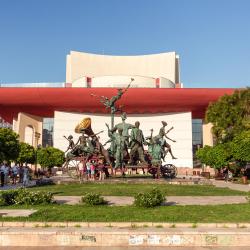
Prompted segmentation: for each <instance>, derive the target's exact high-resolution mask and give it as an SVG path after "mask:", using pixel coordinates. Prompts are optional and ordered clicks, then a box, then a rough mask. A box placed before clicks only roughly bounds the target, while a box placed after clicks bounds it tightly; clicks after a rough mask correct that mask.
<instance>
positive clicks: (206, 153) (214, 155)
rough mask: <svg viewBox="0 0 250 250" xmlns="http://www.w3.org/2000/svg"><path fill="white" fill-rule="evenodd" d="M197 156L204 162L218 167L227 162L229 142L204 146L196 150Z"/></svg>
mask: <svg viewBox="0 0 250 250" xmlns="http://www.w3.org/2000/svg"><path fill="white" fill-rule="evenodd" d="M196 156H197V158H198V159H199V160H200V161H201V162H202V163H204V164H206V165H208V166H211V167H214V168H217V169H220V168H222V167H225V166H227V165H228V164H229V162H230V159H231V151H230V147H229V144H228V143H226V144H217V145H216V146H214V147H210V146H205V147H204V148H200V149H199V150H198V151H197V152H196Z"/></svg>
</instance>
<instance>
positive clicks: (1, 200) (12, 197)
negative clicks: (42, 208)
mask: <svg viewBox="0 0 250 250" xmlns="http://www.w3.org/2000/svg"><path fill="white" fill-rule="evenodd" d="M50 203H53V194H52V193H50V192H45V191H36V192H32V191H28V190H27V189H25V188H19V189H16V190H8V191H1V192H0V205H1V206H10V205H39V204H50Z"/></svg>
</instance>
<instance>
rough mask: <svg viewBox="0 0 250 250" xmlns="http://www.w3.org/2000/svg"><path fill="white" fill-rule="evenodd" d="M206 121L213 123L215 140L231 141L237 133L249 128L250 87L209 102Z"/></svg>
mask: <svg viewBox="0 0 250 250" xmlns="http://www.w3.org/2000/svg"><path fill="white" fill-rule="evenodd" d="M206 121H207V122H211V123H212V124H213V134H214V136H215V139H216V141H217V142H228V141H231V140H232V139H233V138H234V136H236V135H237V134H239V133H241V132H242V131H244V130H248V129H250V88H247V89H244V90H236V91H235V92H234V93H233V94H232V95H224V96H222V97H221V98H220V99H219V100H218V101H217V102H215V103H212V104H210V105H209V107H208V109H207V112H206Z"/></svg>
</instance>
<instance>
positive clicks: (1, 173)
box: [0, 163, 5, 187]
mask: <svg viewBox="0 0 250 250" xmlns="http://www.w3.org/2000/svg"><path fill="white" fill-rule="evenodd" d="M4 172H5V164H4V163H3V164H2V165H1V167H0V175H1V187H3V186H4Z"/></svg>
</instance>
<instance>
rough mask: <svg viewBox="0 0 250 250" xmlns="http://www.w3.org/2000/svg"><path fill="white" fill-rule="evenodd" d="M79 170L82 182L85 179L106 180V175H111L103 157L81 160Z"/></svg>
mask: <svg viewBox="0 0 250 250" xmlns="http://www.w3.org/2000/svg"><path fill="white" fill-rule="evenodd" d="M77 171H79V179H80V182H82V181H83V180H90V181H94V180H104V179H105V178H106V177H109V172H108V168H107V166H105V165H104V161H103V160H102V159H99V160H93V159H92V160H88V161H87V162H86V163H85V162H83V161H81V162H80V163H79V165H78V169H77Z"/></svg>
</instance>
